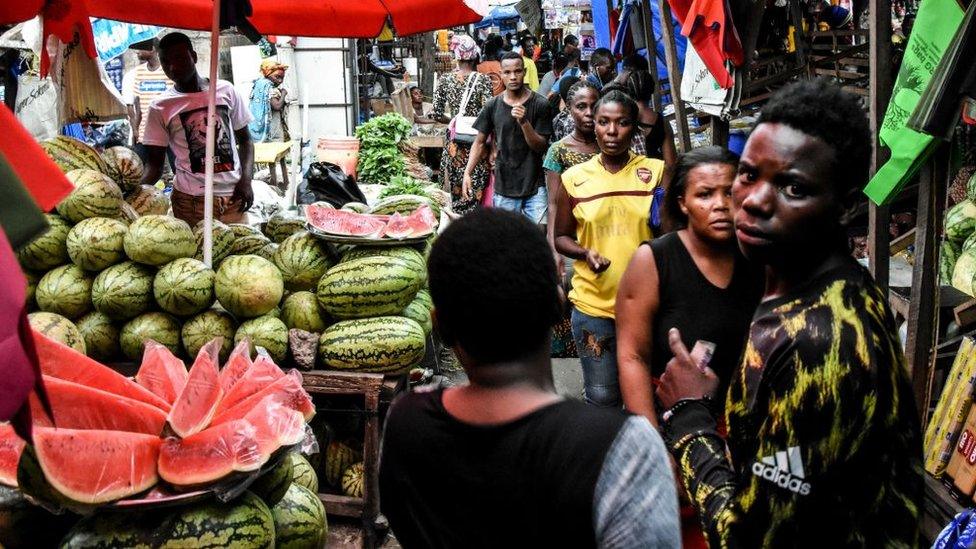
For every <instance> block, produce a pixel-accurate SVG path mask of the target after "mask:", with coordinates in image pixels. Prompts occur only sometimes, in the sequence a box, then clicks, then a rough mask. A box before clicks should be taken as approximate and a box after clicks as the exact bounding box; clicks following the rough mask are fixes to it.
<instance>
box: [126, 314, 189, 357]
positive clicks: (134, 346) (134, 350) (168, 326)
mask: <svg viewBox="0 0 976 549" xmlns="http://www.w3.org/2000/svg"><path fill="white" fill-rule="evenodd" d="M150 339H151V340H153V341H155V342H156V343H159V344H160V345H164V346H166V348H167V349H169V350H170V351H171V352H172V353H173V354H174V355H179V354H180V321H179V320H177V319H176V317H174V316H172V315H168V314H166V313H158V312H152V313H144V314H141V315H139V316H137V317H135V318H133V319H132V320H130V321H129V322H127V323H126V324H125V325H124V326H122V332H121V333H120V334H119V343H120V345H121V346H122V354H123V355H125V357H126V358H128V359H131V360H139V359H140V358H142V347H143V344H144V343H145V342H146V341H147V340H150Z"/></svg>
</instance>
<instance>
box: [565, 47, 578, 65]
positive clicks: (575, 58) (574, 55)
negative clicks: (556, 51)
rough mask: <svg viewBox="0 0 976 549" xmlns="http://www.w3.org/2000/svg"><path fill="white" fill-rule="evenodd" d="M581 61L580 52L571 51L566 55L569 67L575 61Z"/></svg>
mask: <svg viewBox="0 0 976 549" xmlns="http://www.w3.org/2000/svg"><path fill="white" fill-rule="evenodd" d="M579 60H580V52H579V50H571V51H570V52H569V53H567V54H566V65H569V64H570V63H572V62H574V61H575V62H577V63H579Z"/></svg>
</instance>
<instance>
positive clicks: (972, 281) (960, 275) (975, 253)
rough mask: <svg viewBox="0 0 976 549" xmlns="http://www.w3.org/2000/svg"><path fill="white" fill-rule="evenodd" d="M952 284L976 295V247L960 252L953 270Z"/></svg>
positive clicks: (962, 290) (969, 293)
mask: <svg viewBox="0 0 976 549" xmlns="http://www.w3.org/2000/svg"><path fill="white" fill-rule="evenodd" d="M952 286H953V287H955V288H956V289H957V290H959V291H961V292H965V293H966V294H968V295H971V296H974V297H976V248H970V249H968V250H965V251H963V252H962V253H961V254H959V258H958V259H957V260H956V265H955V267H953V270H952Z"/></svg>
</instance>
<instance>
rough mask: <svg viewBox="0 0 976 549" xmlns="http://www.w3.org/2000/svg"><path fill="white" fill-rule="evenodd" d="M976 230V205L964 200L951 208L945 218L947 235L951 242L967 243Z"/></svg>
mask: <svg viewBox="0 0 976 549" xmlns="http://www.w3.org/2000/svg"><path fill="white" fill-rule="evenodd" d="M974 230H976V204H974V203H973V201H972V200H963V201H962V202H960V203H958V204H956V205H955V206H953V207H951V208H949V211H947V212H946V217H945V235H946V238H947V239H949V240H953V241H956V242H965V240H966V239H967V238H969V235H971V234H972V233H973V231H974Z"/></svg>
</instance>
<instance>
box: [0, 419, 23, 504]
mask: <svg viewBox="0 0 976 549" xmlns="http://www.w3.org/2000/svg"><path fill="white" fill-rule="evenodd" d="M26 445H27V443H26V442H24V440H23V439H22V438H20V437H19V436H17V433H15V432H14V428H13V426H12V425H10V424H9V423H0V483H2V484H6V485H7V486H13V487H14V488H16V487H17V464H18V463H20V454H22V453H23V452H24V446H26Z"/></svg>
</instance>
